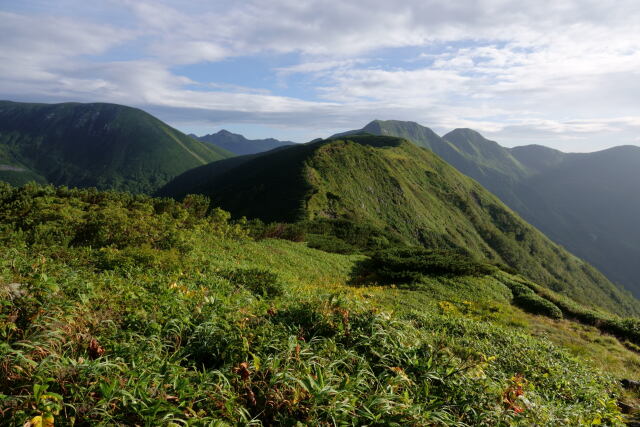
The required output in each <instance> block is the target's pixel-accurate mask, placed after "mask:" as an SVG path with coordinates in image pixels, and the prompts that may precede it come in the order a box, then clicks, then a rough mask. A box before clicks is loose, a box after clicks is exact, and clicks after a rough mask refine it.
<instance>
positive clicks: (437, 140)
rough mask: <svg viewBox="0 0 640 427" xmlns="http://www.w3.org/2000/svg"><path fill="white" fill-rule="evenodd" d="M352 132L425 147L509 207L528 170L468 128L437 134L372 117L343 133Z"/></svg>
mask: <svg viewBox="0 0 640 427" xmlns="http://www.w3.org/2000/svg"><path fill="white" fill-rule="evenodd" d="M354 133H370V134H372V135H388V136H396V137H398V138H405V139H407V140H409V141H411V142H413V143H414V144H416V145H418V146H420V147H424V148H427V149H429V150H431V151H433V152H434V153H436V154H437V155H438V156H440V157H441V158H442V159H443V160H444V161H446V162H447V163H449V164H450V165H452V166H453V167H455V168H456V169H458V170H459V171H460V172H462V173H463V174H465V175H467V176H470V177H472V178H473V179H475V180H476V181H478V182H480V183H482V185H483V186H484V187H486V188H487V189H488V190H489V191H491V192H492V193H493V194H496V195H497V196H498V197H500V199H501V200H502V201H504V202H505V203H507V204H508V205H509V206H511V207H512V208H515V206H514V205H518V199H517V198H516V197H513V192H514V190H513V188H514V186H515V185H517V182H518V180H519V179H520V178H521V177H524V176H527V175H529V173H530V171H529V169H528V168H527V167H525V166H524V165H523V164H522V163H520V162H519V161H518V160H517V159H516V158H515V157H513V156H512V155H511V154H510V153H509V151H508V150H507V149H505V148H503V147H500V146H499V145H498V144H497V143H496V142H493V141H489V140H487V139H484V138H483V137H482V136H481V135H480V134H479V133H477V132H475V131H472V130H471V129H456V130H454V131H452V132H450V133H449V134H447V135H445V137H440V136H438V135H437V134H436V133H435V132H433V131H432V130H431V129H429V128H428V127H425V126H422V125H420V124H418V123H415V122H405V121H399V120H374V121H372V122H371V123H369V124H368V125H366V126H365V127H364V128H362V129H359V130H355V131H349V132H345V133H344V134H354ZM338 135H341V134H338ZM517 207H518V208H523V206H517Z"/></svg>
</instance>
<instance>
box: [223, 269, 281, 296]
mask: <svg viewBox="0 0 640 427" xmlns="http://www.w3.org/2000/svg"><path fill="white" fill-rule="evenodd" d="M221 275H222V276H223V277H224V278H226V279H228V280H229V281H230V282H231V283H233V284H234V285H236V286H241V287H243V288H245V289H247V290H249V291H250V292H252V293H253V294H255V295H258V296H263V297H275V296H278V295H281V294H282V289H283V286H282V283H281V282H280V279H279V278H278V275H277V274H275V273H272V272H271V271H269V270H262V269H259V268H249V269H236V270H227V271H224V272H222V273H221Z"/></svg>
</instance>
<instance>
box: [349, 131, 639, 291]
mask: <svg viewBox="0 0 640 427" xmlns="http://www.w3.org/2000/svg"><path fill="white" fill-rule="evenodd" d="M361 131H366V132H368V133H372V134H378V135H392V136H398V137H403V138H407V139H409V140H410V141H412V142H414V143H416V144H418V145H420V146H423V147H425V148H429V149H430V150H432V151H433V152H435V153H436V154H438V155H439V156H441V157H442V158H443V159H445V160H446V161H447V162H448V163H449V164H451V165H452V166H454V167H455V168H456V169H458V170H459V171H460V172H462V173H464V174H465V175H467V176H470V177H471V178H473V179H475V180H476V181H478V182H479V183H480V184H482V185H483V186H484V187H485V188H487V189H488V190H489V191H491V192H492V193H493V194H495V195H497V196H498V197H499V198H500V199H501V200H502V201H503V202H504V203H505V204H507V205H508V206H509V207H510V208H512V209H513V210H515V211H516V212H518V213H519V214H520V215H521V216H522V217H523V218H524V219H525V220H527V221H528V222H529V223H531V224H533V225H534V226H535V227H537V228H539V229H540V230H541V231H542V232H543V233H545V234H546V235H548V236H549V237H551V238H552V239H553V240H554V241H555V242H557V243H559V244H561V245H563V246H565V247H566V248H567V249H568V250H569V251H571V252H572V253H574V254H576V255H578V256H580V257H582V258H584V259H585V260H587V261H588V262H590V263H591V264H593V265H594V266H596V267H597V268H598V269H599V270H600V271H602V272H604V273H605V274H606V275H607V277H608V278H609V279H610V280H613V281H615V282H616V283H618V284H620V285H622V286H624V287H625V288H627V289H629V290H630V291H632V292H633V293H634V294H635V295H636V296H640V279H639V276H638V274H637V267H636V265H637V262H638V259H640V238H639V236H638V232H639V231H638V230H640V228H638V226H637V222H634V220H633V218H640V209H639V208H638V205H639V204H640V196H638V191H637V189H636V188H635V187H636V183H637V182H638V179H639V178H640V175H639V172H638V171H640V148H638V147H631V146H628V147H618V148H616V149H613V150H605V151H603V152H598V153H590V154H567V153H562V152H560V151H558V150H554V149H551V148H548V147H543V146H540V145H530V146H525V147H516V148H511V149H509V148H505V147H502V146H500V145H499V144H498V143H496V142H494V141H490V140H488V139H486V138H484V137H483V136H482V135H480V134H479V133H478V132H475V131H473V130H470V129H456V130H454V131H452V132H449V133H448V134H446V135H445V136H444V137H443V138H439V137H438V136H437V135H435V133H433V132H432V131H431V130H430V129H428V128H425V127H423V126H420V125H418V124H416V123H414V122H400V121H379V120H378V121H375V122H372V123H370V124H369V125H367V126H365V128H363V129H362V130H361ZM354 132H360V131H351V132H347V134H348V133H354Z"/></svg>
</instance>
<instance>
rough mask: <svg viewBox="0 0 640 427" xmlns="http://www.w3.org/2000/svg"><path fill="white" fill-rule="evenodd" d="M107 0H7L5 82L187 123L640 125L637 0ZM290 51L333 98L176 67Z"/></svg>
mask: <svg viewBox="0 0 640 427" xmlns="http://www.w3.org/2000/svg"><path fill="white" fill-rule="evenodd" d="M42 4H44V3H42ZM98 4H99V8H100V10H106V9H108V8H109V7H111V8H113V7H117V8H120V9H119V13H120V14H123V15H127V14H129V16H128V17H127V20H126V21H122V22H116V21H112V22H110V23H109V24H100V23H97V22H96V15H95V14H93V13H89V11H88V8H87V6H86V3H84V2H80V0H76V1H74V0H65V10H69V11H74V13H75V15H74V16H73V17H71V16H67V17H61V16H60V13H61V12H60V11H61V10H62V9H58V10H55V12H54V11H53V9H50V12H51V13H50V14H48V15H45V14H44V13H45V12H46V10H47V8H46V7H45V6H41V7H40V8H39V9H38V13H37V14H36V13H33V14H29V15H25V14H23V15H20V14H18V13H9V12H1V11H0V32H1V33H2V34H3V37H1V38H0V95H1V96H2V97H31V98H36V97H38V96H39V97H41V98H43V100H46V99H51V100H68V99H75V100H85V101H91V100H102V101H111V102H120V103H128V104H133V105H138V106H144V107H147V108H150V109H152V110H154V109H155V111H160V112H162V114H164V117H165V118H168V119H171V120H173V121H174V122H176V123H178V122H179V121H180V120H182V119H180V118H184V117H186V115H187V114H190V115H191V117H199V118H200V120H203V121H211V122H212V123H219V122H220V121H221V120H229V119H230V118H233V120H235V121H237V122H253V123H269V124H279V125H282V126H292V127H307V128H308V129H309V132H317V131H320V132H321V134H325V135H326V134H328V133H331V132H333V131H334V130H340V127H341V126H344V127H355V126H356V125H362V124H364V123H366V122H367V121H368V120H370V119H373V118H397V119H407V120H416V121H419V122H421V123H423V124H425V125H429V126H433V127H434V128H435V129H437V130H441V131H446V130H448V128H451V127H460V126H466V127H475V128H478V129H479V130H481V131H485V132H488V134H489V135H490V136H491V137H492V138H493V139H496V140H498V141H500V142H503V143H507V144H514V143H518V142H519V141H522V142H532V141H535V142H540V143H547V144H553V143H555V142H557V141H560V142H558V144H561V142H562V141H577V140H579V141H581V143H584V147H583V148H584V149H589V148H599V147H602V146H603V145H612V144H614V143H615V144H622V143H625V142H627V143H628V142H632V141H635V140H636V135H637V131H638V122H637V120H638V119H637V117H640V104H638V102H637V99H638V97H639V96H640V78H638V77H640V76H639V72H640V38H639V37H637V35H638V34H640V20H638V19H637V16H638V15H640V4H639V3H638V2H637V1H636V0H608V1H607V0H599V1H595V0H540V1H507V0H468V1H457V2H450V1H444V0H407V1H404V2H402V3H400V4H399V3H397V2H395V3H394V2H389V1H386V0H352V1H349V2H344V1H338V0H308V1H303V2H301V1H297V0H270V1H265V0H246V1H231V0H218V1H215V2H210V1H205V0H192V1H189V2H183V1H178V0H156V1H149V0H102V1H99V2H98ZM73 5H75V6H76V7H75V8H74V7H72V6H73ZM0 9H2V6H0ZM85 9H86V10H87V13H86V14H85V15H86V17H84V18H83V15H82V13H81V11H82V10H85ZM78 11H80V12H78ZM69 13H71V12H69ZM126 43H130V44H131V43H133V44H135V48H136V49H139V50H140V51H141V53H138V54H136V55H134V56H135V58H132V59H128V60H120V61H114V60H112V59H109V60H104V59H100V60H98V59H95V58H92V56H98V55H101V54H104V53H105V52H108V51H109V50H110V49H113V48H115V47H122V46H128V47H131V45H127V44H126ZM407 47H412V48H413V49H414V50H413V51H412V53H411V55H413V56H414V58H413V59H414V60H413V61H409V60H410V59H411V58H408V57H407V58H400V60H398V57H397V56H393V54H390V57H392V58H395V59H394V60H391V59H388V60H385V55H387V54H388V52H390V51H389V49H395V48H407ZM131 48H132V49H133V47H131ZM383 49H387V50H386V51H383ZM417 49H424V53H422V54H419V51H418V50H417ZM380 52H382V53H380ZM391 52H393V51H391ZM280 54H289V55H293V56H294V57H299V58H300V62H299V63H296V64H293V65H290V66H286V67H274V69H273V70H272V72H273V74H274V76H275V78H274V79H275V80H277V81H279V82H281V83H282V88H285V87H287V82H288V80H289V79H291V81H295V80H294V78H299V77H300V76H303V77H304V81H305V84H306V85H311V87H314V88H315V91H316V94H317V99H319V101H313V100H308V99H307V100H305V99H297V98H295V97H293V96H278V95H277V90H275V89H274V92H276V93H270V92H269V90H267V89H265V88H261V87H245V86H243V85H231V84H226V83H224V82H216V81H212V82H210V83H209V84H207V83H202V82H194V81H192V80H191V79H189V78H187V77H185V76H181V75H179V74H178V73H177V72H176V71H175V66H177V65H184V64H198V63H201V62H216V61H221V60H225V59H228V58H233V57H240V56H242V57H247V56H252V55H263V56H277V55H280ZM378 57H380V58H381V59H382V60H376V61H372V58H378ZM373 64H375V66H374V65H373ZM252 84H253V85H254V86H255V84H256V82H249V83H247V85H246V86H251V85H252ZM179 119H180V120H179ZM185 121H188V120H186V119H185ZM309 136H312V135H309ZM574 148H575V147H574Z"/></svg>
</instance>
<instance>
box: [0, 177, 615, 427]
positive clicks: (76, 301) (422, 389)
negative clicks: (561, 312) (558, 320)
mask: <svg viewBox="0 0 640 427" xmlns="http://www.w3.org/2000/svg"><path fill="white" fill-rule="evenodd" d="M0 199H1V203H0V206H1V209H0V220H1V221H0V222H1V224H2V232H1V233H0V236H2V245H0V252H1V253H2V256H1V257H0V292H2V293H3V294H2V297H1V298H0V301H1V305H0V310H1V311H0V340H1V341H2V344H1V346H0V370H1V371H0V407H2V408H3V414H4V415H3V416H4V420H6V421H7V422H8V423H9V424H23V423H25V422H26V421H29V420H33V419H34V418H35V419H36V421H37V420H38V419H37V417H42V419H44V420H51V419H52V418H53V419H55V422H56V424H60V425H65V424H71V423H72V422H75V423H76V424H88V423H91V424H93V423H98V422H102V423H109V424H111V423H119V424H126V425H132V424H140V425H143V424H147V425H159V424H167V425H170V423H175V424H174V425H181V424H184V423H190V424H194V425H202V424H213V425H227V424H229V425H235V424H247V423H253V424H259V423H262V424H265V425H269V424H283V425H292V424H294V425H295V423H296V422H298V421H300V422H303V423H307V424H314V425H318V424H322V423H327V424H342V423H346V424H352V423H355V424H387V425H388V424H393V423H397V424H400V425H432V424H456V425H497V424H501V423H502V424H509V423H514V424H515V423H518V424H520V425H532V424H538V425H559V424H571V425H577V424H590V423H594V422H601V423H604V424H619V423H620V422H621V420H622V418H621V416H620V413H619V411H618V408H617V406H616V398H617V394H618V393H619V389H618V386H617V385H616V382H615V381H614V380H613V378H612V377H610V376H608V375H606V374H604V373H602V372H600V371H597V370H595V369H593V368H590V367H588V365H587V364H586V363H585V362H584V361H581V360H577V359H575V358H574V357H572V356H570V355H569V353H568V352H566V351H565V350H562V349H560V348H558V347H556V346H554V345H553V344H551V343H550V342H549V341H546V340H544V339H538V338H533V337H531V336H530V335H528V334H527V333H526V331H525V330H523V329H522V328H517V327H514V326H510V325H509V323H508V322H501V321H498V320H496V319H498V318H495V319H494V318H479V317H477V316H467V315H465V314H464V313H462V312H460V311H459V310H454V309H452V306H451V304H450V303H447V302H446V301H439V298H442V296H444V295H445V294H446V293H447V292H451V291H452V290H453V293H455V294H456V295H458V296H464V297H465V298H469V299H470V301H469V304H475V303H476V302H477V303H482V302H483V301H491V302H492V304H495V306H496V307H498V308H497V309H496V310H498V311H497V312H501V311H505V310H507V311H508V312H510V313H512V315H519V314H518V313H520V312H519V311H517V310H516V309H512V308H510V307H511V306H510V299H511V297H512V294H511V291H510V290H509V287H508V286H506V285H505V284H503V283H502V282H501V281H500V280H498V279H497V278H494V277H493V276H491V275H489V276H487V275H485V276H474V275H470V276H469V275H462V276H455V275H447V276H446V277H445V276H443V277H442V278H440V277H439V276H437V275H436V276H430V277H431V278H430V279H429V280H426V279H425V280H426V281H423V282H424V283H423V284H422V285H418V284H416V287H415V289H414V290H412V291H411V292H414V297H412V298H411V299H410V300H407V301H404V300H403V298H404V297H406V296H408V295H409V294H406V292H408V291H402V292H405V293H402V292H396V290H394V287H393V286H388V287H386V288H382V287H375V286H374V287H370V286H367V287H352V286H348V285H347V282H348V281H349V280H350V279H351V278H352V277H353V274H354V269H355V268H356V266H357V265H360V264H361V263H362V261H363V260H365V257H363V256H361V255H353V256H345V255H339V254H330V253H326V252H321V251H317V250H314V249H310V248H307V247H306V246H305V244H304V243H293V242H289V241H284V240H273V239H266V240H262V241H258V242H256V241H254V240H252V239H250V238H249V237H247V236H248V232H249V230H247V228H246V227H245V226H244V225H243V224H242V223H232V222H229V216H228V214H226V213H225V212H223V211H219V210H216V211H214V215H212V216H207V217H205V216H204V215H203V214H204V212H206V211H207V208H208V206H207V205H208V201H207V200H206V199H205V198H202V197H189V198H187V199H185V201H184V202H183V203H177V202H174V201H172V200H166V199H152V198H148V197H142V196H130V195H125V194H119V193H112V192H110V193H103V192H97V191H93V190H83V191H77V190H73V191H71V190H67V189H64V188H59V189H55V188H52V187H36V186H27V187H25V188H22V189H12V188H10V187H7V186H2V187H0ZM437 261H438V262H440V258H438V259H437ZM438 265H439V264H438ZM425 271H427V270H425ZM427 272H428V271H427ZM500 274H501V275H504V274H506V273H500ZM507 276H508V275H507ZM421 286H423V287H424V288H421ZM428 286H430V287H429V288H427V287H428ZM421 289H424V290H421ZM413 300H415V301H423V300H424V301H430V302H429V303H426V304H423V303H420V304H419V305H418V306H416V308H415V309H414V308H411V307H412V303H411V301H413ZM474 301H475V302H474ZM407 303H408V304H407ZM401 307H404V308H403V309H400V308H401ZM392 309H397V310H396V313H395V314H394V313H392V311H391V310H392ZM514 310H515V311H514ZM492 313H493V314H495V313H496V311H495V310H493V311H492ZM491 319H493V320H491ZM34 422H35V421H34Z"/></svg>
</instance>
